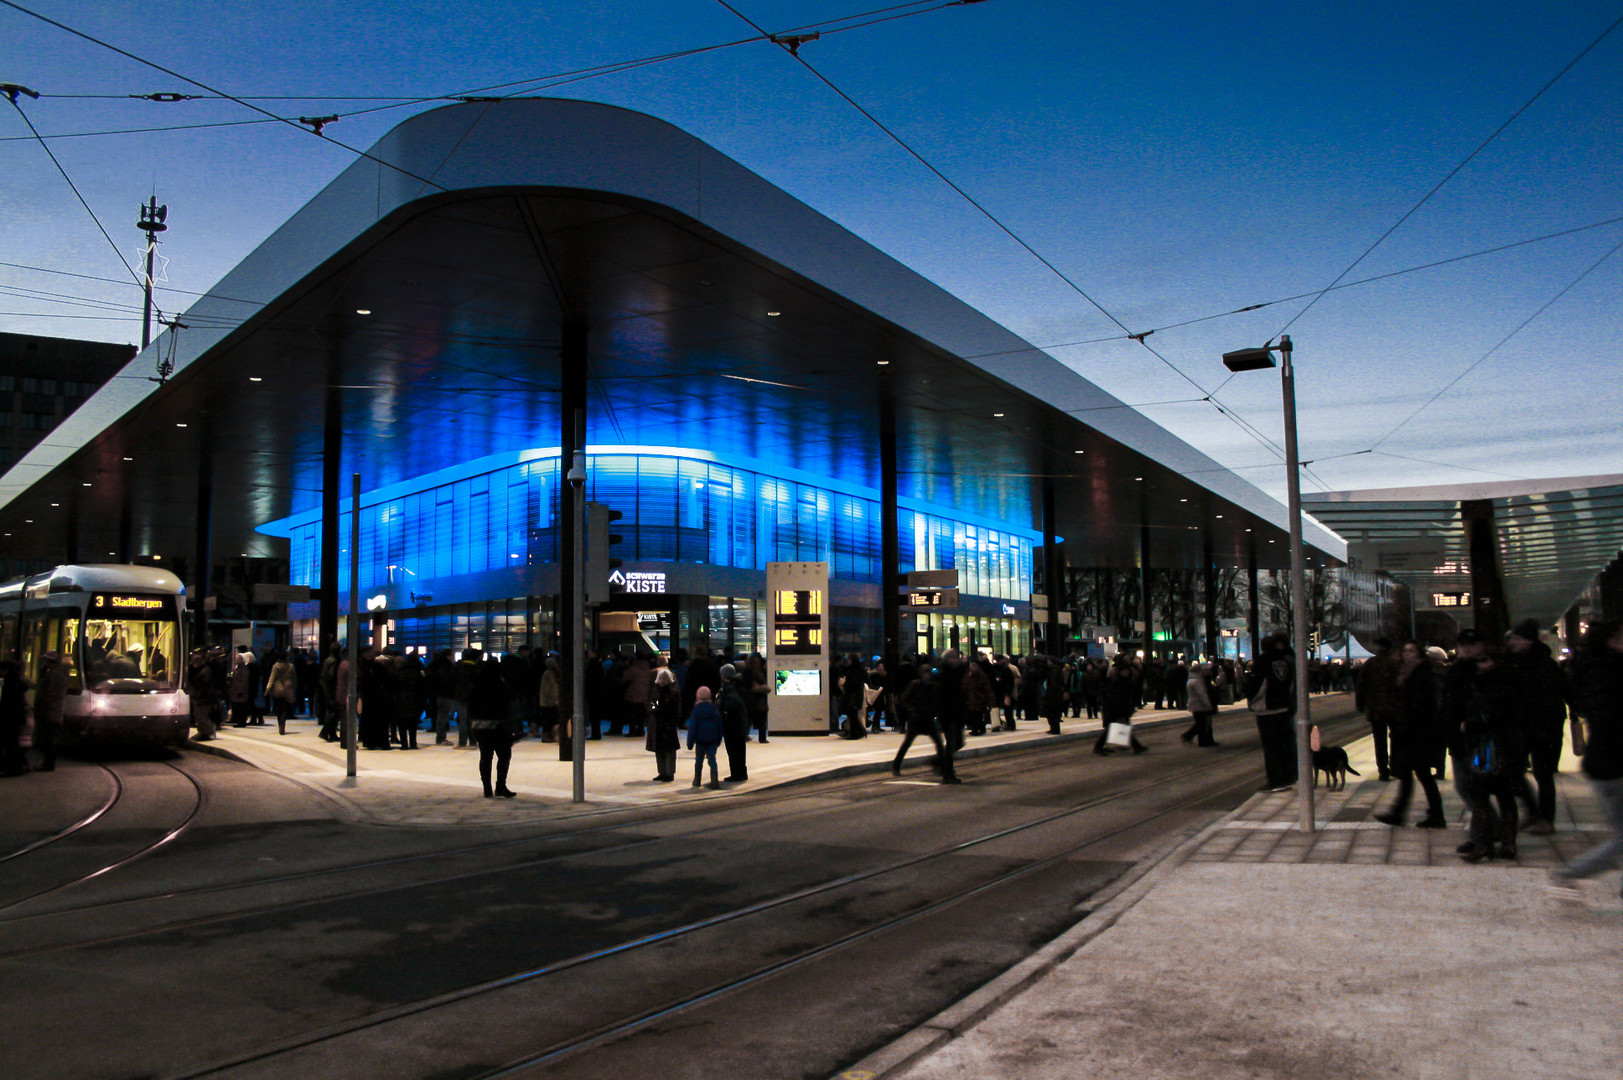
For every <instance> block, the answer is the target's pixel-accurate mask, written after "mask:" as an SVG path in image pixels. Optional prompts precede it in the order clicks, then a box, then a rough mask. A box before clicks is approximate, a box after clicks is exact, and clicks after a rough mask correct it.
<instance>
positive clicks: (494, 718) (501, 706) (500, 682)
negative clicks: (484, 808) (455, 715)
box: [463, 653, 515, 799]
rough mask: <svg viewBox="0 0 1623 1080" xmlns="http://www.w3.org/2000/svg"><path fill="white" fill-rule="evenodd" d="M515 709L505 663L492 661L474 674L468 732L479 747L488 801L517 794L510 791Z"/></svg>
mask: <svg viewBox="0 0 1623 1080" xmlns="http://www.w3.org/2000/svg"><path fill="white" fill-rule="evenodd" d="M463 656H464V657H466V656H467V654H466V653H464V654H463ZM511 705H512V702H511V700H510V697H509V695H508V692H507V680H506V679H505V678H504V677H503V676H502V665H501V661H499V660H497V659H496V658H495V657H491V658H490V659H489V660H486V661H484V662H483V663H481V664H480V665H479V666H478V670H477V671H475V672H474V676H473V683H472V685H471V686H470V687H469V696H468V709H469V711H470V713H471V716H470V718H469V721H468V729H469V732H470V733H471V734H472V735H473V741H474V744H475V745H477V746H478V747H479V780H480V782H481V783H482V784H483V785H484V788H485V798H487V799H490V798H501V799H511V798H512V797H513V796H514V794H515V792H513V791H511V790H509V789H508V787H507V770H508V767H509V766H510V765H511V764H512V763H513V726H512V724H511V722H510V721H509V720H508V712H509V710H510V708H511ZM492 760H494V761H495V765H496V783H495V785H494V786H492V784H491V782H490V779H491V778H490V766H491V762H492Z"/></svg>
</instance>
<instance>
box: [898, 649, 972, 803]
mask: <svg viewBox="0 0 1623 1080" xmlns="http://www.w3.org/2000/svg"><path fill="white" fill-rule="evenodd" d="M938 704H939V699H938V696H937V686H936V676H935V672H934V671H933V670H931V668H930V666H929V665H928V664H920V665H919V673H918V678H916V679H914V680H913V681H912V682H911V683H909V684H908V685H907V688H906V689H905V690H903V691H902V693H901V696H900V697H898V698H897V699H896V711H897V713H899V714H900V716H901V721H902V725H903V727H904V729H905V730H906V734H905V735H903V736H902V745H901V746H900V747H898V748H897V750H896V757H895V759H894V760H892V761H891V763H890V771H891V773H892V775H895V776H900V775H902V759H903V758H905V757H906V756H907V749H908V747H910V746H912V745H913V740H914V739H916V738H918V737H919V736H920V735H924V736H928V737H929V739H930V741H931V742H933V743H935V758H936V765H937V767H938V768H939V770H940V772H941V782H942V783H943V784H956V783H957V782H958V777H957V776H956V775H955V774H954V772H953V768H952V754H950V753H949V752H948V751H947V746H946V743H945V741H944V740H943V739H942V737H941V727H940V725H939V724H937V722H936V714H937V708H938Z"/></svg>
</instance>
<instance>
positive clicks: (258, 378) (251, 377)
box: [248, 375, 265, 382]
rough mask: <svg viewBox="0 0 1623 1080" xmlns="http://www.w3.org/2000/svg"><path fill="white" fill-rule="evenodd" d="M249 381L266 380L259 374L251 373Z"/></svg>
mask: <svg viewBox="0 0 1623 1080" xmlns="http://www.w3.org/2000/svg"><path fill="white" fill-rule="evenodd" d="M248 381H249V382H264V381H265V380H264V379H262V378H260V377H259V376H258V375H250V376H248Z"/></svg>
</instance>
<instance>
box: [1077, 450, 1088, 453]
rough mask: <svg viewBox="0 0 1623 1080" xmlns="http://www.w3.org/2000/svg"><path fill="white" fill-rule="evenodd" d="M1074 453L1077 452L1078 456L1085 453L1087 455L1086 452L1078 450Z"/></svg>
mask: <svg viewBox="0 0 1623 1080" xmlns="http://www.w3.org/2000/svg"><path fill="white" fill-rule="evenodd" d="M1076 452H1077V453H1078V454H1085V453H1087V451H1086V450H1078V451H1076Z"/></svg>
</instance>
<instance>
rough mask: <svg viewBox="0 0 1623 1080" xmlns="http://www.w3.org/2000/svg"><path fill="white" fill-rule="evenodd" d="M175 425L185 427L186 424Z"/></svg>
mask: <svg viewBox="0 0 1623 1080" xmlns="http://www.w3.org/2000/svg"><path fill="white" fill-rule="evenodd" d="M175 426H176V427H185V426H186V425H185V424H176V425H175Z"/></svg>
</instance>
